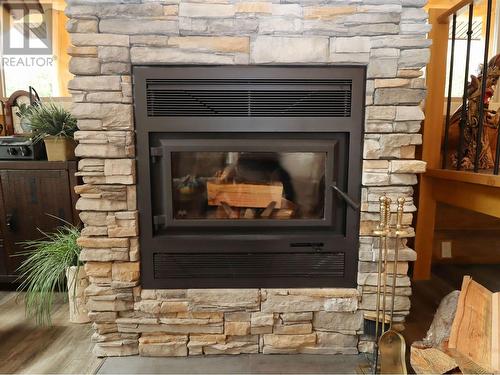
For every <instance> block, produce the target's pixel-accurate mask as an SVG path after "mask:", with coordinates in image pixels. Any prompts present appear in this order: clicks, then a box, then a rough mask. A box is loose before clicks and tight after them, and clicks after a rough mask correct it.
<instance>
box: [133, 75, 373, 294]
mask: <svg viewBox="0 0 500 375" xmlns="http://www.w3.org/2000/svg"><path fill="white" fill-rule="evenodd" d="M365 75H366V73H365V68H364V67H346V66H341V67H340V66H325V67H311V66H303V67H301V66H293V67H292V66H231V67H228V66H223V67H222V66H165V67H159V66H155V67H152V66H136V67H134V69H133V79H134V97H135V117H136V132H137V160H138V171H139V173H138V208H139V216H140V221H141V233H140V245H141V248H142V249H144V250H143V251H142V272H141V274H142V286H143V287H144V288H227V287H237V288H293V287H356V285H357V283H356V274H357V258H358V249H359V246H358V239H359V206H358V204H357V202H359V201H360V191H361V189H360V187H361V150H362V128H363V118H364V87H365Z"/></svg>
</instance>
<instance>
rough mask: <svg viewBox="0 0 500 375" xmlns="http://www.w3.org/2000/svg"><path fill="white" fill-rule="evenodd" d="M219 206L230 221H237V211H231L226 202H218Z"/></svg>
mask: <svg viewBox="0 0 500 375" xmlns="http://www.w3.org/2000/svg"><path fill="white" fill-rule="evenodd" d="M220 205H221V206H222V208H224V211H225V212H226V215H227V216H228V217H229V218H230V219H238V218H239V217H240V213H239V210H233V209H232V208H231V206H230V205H228V204H227V203H226V202H220Z"/></svg>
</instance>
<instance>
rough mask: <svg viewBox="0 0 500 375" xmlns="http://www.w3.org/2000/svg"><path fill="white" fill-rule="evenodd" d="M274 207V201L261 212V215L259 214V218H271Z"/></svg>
mask: <svg viewBox="0 0 500 375" xmlns="http://www.w3.org/2000/svg"><path fill="white" fill-rule="evenodd" d="M275 207H276V202H275V201H272V202H271V203H269V204H268V205H267V207H266V209H265V210H264V211H262V213H261V214H260V217H262V218H265V219H266V218H269V216H271V214H272V213H273V210H274V208H275Z"/></svg>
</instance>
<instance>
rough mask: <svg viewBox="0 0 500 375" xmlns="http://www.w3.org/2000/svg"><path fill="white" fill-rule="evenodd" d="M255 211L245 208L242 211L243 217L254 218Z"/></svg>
mask: <svg viewBox="0 0 500 375" xmlns="http://www.w3.org/2000/svg"><path fill="white" fill-rule="evenodd" d="M255 216H257V215H256V213H255V210H254V209H252V208H247V209H246V210H245V212H244V213H243V219H255Z"/></svg>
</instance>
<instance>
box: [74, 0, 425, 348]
mask: <svg viewBox="0 0 500 375" xmlns="http://www.w3.org/2000/svg"><path fill="white" fill-rule="evenodd" d="M425 3H426V1H425V0H391V1H383V0H345V1H343V2H342V4H335V3H331V2H325V1H323V0H287V1H286V2H284V1H281V2H278V1H265V0H261V1H238V0H221V1H219V2H217V3H209V2H203V1H195V0H191V1H186V0H142V1H141V0H134V1H126V0H121V1H119V0H108V1H106V2H100V1H95V0H68V7H67V9H66V14H67V15H68V17H69V21H68V24H67V29H68V31H69V32H70V34H71V41H72V44H73V46H72V47H70V49H69V53H70V55H71V56H72V59H71V62H70V71H71V72H72V73H73V74H74V75H75V78H74V79H73V80H72V81H71V82H70V84H69V89H70V92H71V94H72V96H73V102H74V106H73V113H74V114H75V116H76V117H77V118H78V126H79V129H80V130H79V131H78V132H77V133H76V139H77V140H78V141H79V145H78V147H77V150H76V153H77V155H78V156H79V157H80V158H81V160H80V161H79V172H78V175H79V176H82V178H83V185H81V186H78V187H76V192H77V193H78V194H79V195H80V199H79V200H78V203H77V208H78V209H79V210H80V211H81V214H80V216H81V219H82V221H83V223H84V229H83V231H82V237H81V238H80V239H79V244H80V245H81V246H82V247H83V250H82V253H81V260H82V261H84V262H85V270H86V271H87V274H88V276H89V280H90V286H89V287H88V288H87V290H86V297H87V299H88V309H89V311H90V313H89V315H90V318H91V319H92V321H93V327H94V329H95V333H94V335H93V336H92V340H93V341H94V342H95V343H96V345H95V354H96V355H98V356H123V355H135V354H141V355H144V356H186V355H201V354H239V353H258V352H261V353H317V354H341V353H345V354H351V353H357V352H358V351H362V352H368V351H370V350H372V345H371V344H370V342H369V341H368V340H367V338H366V336H364V334H363V316H364V314H366V313H369V312H370V311H371V312H373V310H374V309H375V303H376V297H375V291H376V259H377V254H378V239H377V238H374V237H372V236H371V233H372V230H373V228H374V227H375V225H376V223H377V220H378V214H377V212H378V197H379V195H380V194H382V193H387V195H388V196H389V197H391V198H392V199H393V201H395V199H396V198H397V196H399V195H404V196H406V197H407V203H406V206H405V214H404V217H403V219H404V223H405V224H408V225H409V224H411V222H412V218H413V213H414V212H415V211H416V207H415V206H414V204H413V198H412V197H413V188H412V185H415V184H416V183H417V177H416V174H418V173H421V172H423V171H424V170H425V163H424V162H422V161H419V160H415V147H416V146H417V145H419V144H420V143H421V141H422V137H421V135H420V134H419V131H420V123H421V121H422V120H423V112H422V110H421V107H420V105H421V101H422V100H423V99H424V97H425V81H424V79H423V78H422V77H421V75H422V72H421V69H422V67H424V66H425V64H426V63H427V61H428V59H429V49H428V47H429V45H430V41H429V40H427V39H426V33H427V32H428V31H429V29H430V26H429V25H428V24H427V13H426V12H425V10H424V9H423V6H424V5H425ZM133 64H222V65H224V64H227V65H233V64H240V65H245V64H301V65H303V64H315V65H317V64H322V65H325V64H354V65H359V64H362V65H367V67H368V68H367V84H366V115H365V134H364V152H363V159H364V160H363V180H362V185H363V186H362V202H361V203H362V204H361V225H360V247H359V270H358V271H359V273H358V288H357V289H337V288H333V289H331V288H330V289H325V288H319V289H222V290H221V289H181V290H177V289H174V290H147V289H141V285H140V249H139V244H138V233H139V229H138V228H139V223H138V212H137V202H136V165H135V140H134V121H133V95H132V80H131V69H132V65H133ZM392 210H393V212H394V211H395V206H394V207H392ZM393 216H395V215H393ZM410 235H412V231H411V230H410ZM391 242H393V241H391ZM391 245H392V246H393V244H391ZM400 246H401V248H402V250H401V251H400V254H401V258H400V262H399V264H398V267H397V270H396V274H397V291H396V297H395V305H396V313H395V318H396V320H397V322H398V324H396V327H397V326H400V323H402V322H404V318H405V316H406V315H407V314H408V312H409V309H410V300H409V295H410V294H411V285H410V279H409V277H408V276H407V271H408V262H411V261H414V260H415V258H416V254H415V252H414V251H413V250H412V249H410V248H408V247H407V246H406V240H401V241H400ZM393 253H394V252H393V250H390V251H389V259H391V257H393ZM389 282H391V277H389Z"/></svg>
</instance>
